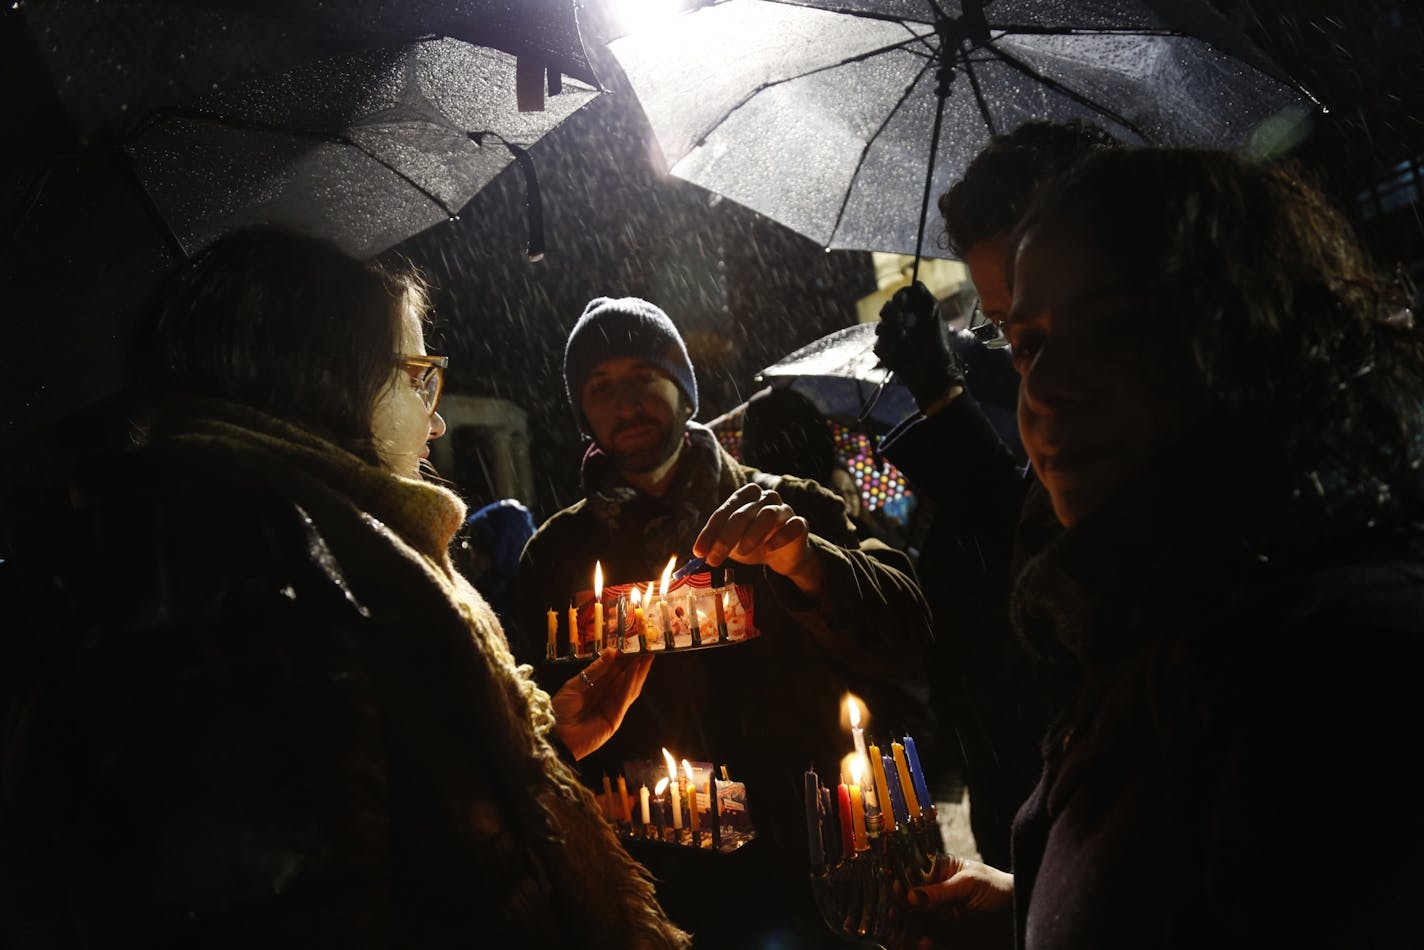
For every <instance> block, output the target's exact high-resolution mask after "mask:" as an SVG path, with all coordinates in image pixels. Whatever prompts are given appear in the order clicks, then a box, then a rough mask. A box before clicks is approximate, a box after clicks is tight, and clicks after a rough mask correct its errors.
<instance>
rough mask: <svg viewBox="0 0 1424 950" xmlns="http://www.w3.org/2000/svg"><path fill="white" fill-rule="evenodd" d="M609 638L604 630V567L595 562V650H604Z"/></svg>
mask: <svg viewBox="0 0 1424 950" xmlns="http://www.w3.org/2000/svg"><path fill="white" fill-rule="evenodd" d="M606 636H607V633H606V631H605V630H604V629H603V565H602V564H601V563H600V562H598V561H594V562H593V648H594V649H595V650H601V649H603V645H604V639H605V637H606Z"/></svg>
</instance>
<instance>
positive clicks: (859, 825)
mask: <svg viewBox="0 0 1424 950" xmlns="http://www.w3.org/2000/svg"><path fill="white" fill-rule="evenodd" d="M847 791H848V792H849V793H850V821H851V834H852V836H853V839H852V840H853V841H854V842H855V850H857V851H864V850H866V849H867V848H869V847H870V845H869V843H868V842H866V840H865V803H864V801H863V800H862V798H861V794H860V786H859V785H851V786H849V787H848V788H847Z"/></svg>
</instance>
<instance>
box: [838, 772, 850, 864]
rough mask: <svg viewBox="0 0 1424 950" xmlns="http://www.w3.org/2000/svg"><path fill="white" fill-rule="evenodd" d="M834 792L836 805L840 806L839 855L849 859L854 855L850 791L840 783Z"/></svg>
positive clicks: (843, 783) (844, 784)
mask: <svg viewBox="0 0 1424 950" xmlns="http://www.w3.org/2000/svg"><path fill="white" fill-rule="evenodd" d="M836 792H837V795H838V796H839V800H838V802H837V804H839V805H840V819H841V849H842V851H841V853H842V854H844V855H845V856H846V857H851V856H852V855H853V854H855V829H854V827H853V826H852V824H851V817H850V789H849V788H847V787H846V783H845V782H842V783H841V784H840V786H839V787H838V788H837V790H836Z"/></svg>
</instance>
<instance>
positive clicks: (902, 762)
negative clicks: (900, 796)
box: [890, 742, 920, 818]
mask: <svg viewBox="0 0 1424 950" xmlns="http://www.w3.org/2000/svg"><path fill="white" fill-rule="evenodd" d="M890 754H891V755H892V756H894V758H895V771H896V772H898V773H899V775H900V791H901V792H903V793H904V795H905V808H906V809H908V810H909V812H910V817H911V818H918V817H920V801H919V799H917V798H916V797H915V786H914V783H912V782H911V781H910V763H909V762H908V761H907V760H906V759H905V747H904V746H902V745H901V744H900V743H898V742H892V743H890Z"/></svg>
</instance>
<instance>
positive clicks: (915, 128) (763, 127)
mask: <svg viewBox="0 0 1424 950" xmlns="http://www.w3.org/2000/svg"><path fill="white" fill-rule="evenodd" d="M610 49H611V50H612V52H613V54H614V55H615V57H616V58H617V60H618V62H619V64H620V65H621V66H622V68H623V71H624V73H625V74H626V76H627V78H628V80H629V82H630V84H631V85H632V87H633V89H634V90H635V91H636V93H637V95H638V98H639V101H640V102H641V103H642V105H643V110H644V112H645V113H646V114H647V117H648V120H649V122H650V123H651V125H652V128H653V131H654V133H655V135H656V137H657V141H658V143H659V145H660V146H661V149H662V153H663V157H664V158H665V160H666V162H667V165H668V167H669V168H670V169H671V171H672V173H673V174H674V175H676V176H677V177H679V178H683V179H686V180H688V181H691V182H693V183H695V184H698V185H701V186H702V187H704V188H707V189H709V190H711V191H714V192H717V193H718V194H721V195H724V196H726V197H728V198H731V199H733V200H734V201H737V202H738V203H740V204H743V205H746V206H747V207H749V208H752V209H753V210H756V211H759V212H761V213H762V214H765V215H767V216H768V217H770V218H772V219H774V220H776V221H779V222H781V223H782V224H785V225H786V226H788V227H790V228H792V229H793V230H795V231H798V232H800V233H801V234H804V235H806V236H808V237H810V238H812V239H813V240H815V241H817V242H819V243H820V244H822V246H824V247H826V248H828V249H835V248H844V249H858V250H874V251H889V252H896V253H901V254H914V255H916V256H917V259H918V256H919V255H921V254H925V253H929V252H931V250H932V249H929V248H925V247H924V240H923V238H924V221H925V215H926V211H927V208H928V203H929V198H930V196H931V195H934V194H939V193H941V192H943V191H944V190H945V189H947V188H948V187H949V186H950V185H951V184H953V183H954V182H955V181H956V180H957V179H958V178H959V177H960V176H961V174H962V173H963V170H964V167H965V165H966V164H967V163H968V161H969V160H970V159H971V158H972V157H973V156H974V155H975V154H976V153H977V152H978V151H979V150H980V149H981V148H983V146H984V145H985V144H987V142H988V140H989V137H990V136H991V135H994V134H997V133H1002V132H1007V131H1010V130H1012V129H1013V128H1015V127H1017V126H1018V125H1020V124H1021V123H1023V122H1025V121H1028V120H1059V121H1063V120H1069V119H1074V118H1081V119H1085V120H1089V121H1093V122H1096V123H1098V124H1099V125H1102V126H1103V127H1104V128H1106V129H1107V130H1108V131H1110V132H1112V133H1113V134H1115V135H1117V136H1118V137H1120V138H1121V139H1123V140H1125V141H1134V142H1148V143H1155V144H1176V145H1201V146H1236V145H1240V144H1242V143H1245V142H1247V141H1248V140H1249V139H1250V138H1251V136H1252V133H1253V132H1255V131H1257V130H1259V129H1261V127H1262V125H1263V123H1266V122H1268V120H1271V119H1273V118H1276V119H1277V120H1278V121H1281V122H1285V121H1293V120H1298V119H1299V118H1300V117H1301V116H1303V115H1305V114H1307V113H1308V111H1309V110H1311V109H1312V108H1314V104H1313V101H1312V100H1310V99H1309V98H1308V97H1307V96H1305V95H1304V94H1303V93H1301V92H1300V91H1299V90H1298V89H1297V88H1295V87H1294V86H1292V85H1291V84H1290V83H1289V82H1288V81H1287V80H1285V79H1284V78H1283V77H1281V76H1280V75H1278V74H1277V73H1276V72H1275V71H1274V70H1273V69H1272V67H1271V66H1270V64H1269V63H1268V62H1266V61H1265V60H1264V58H1263V57H1262V56H1261V55H1260V54H1259V53H1257V52H1256V51H1255V50H1254V49H1253V48H1251V47H1250V46H1249V45H1248V43H1247V42H1246V40H1245V39H1244V38H1242V37H1241V36H1239V35H1238V34H1237V33H1235V32H1234V31H1233V30H1232V29H1231V28H1230V27H1229V26H1228V24H1227V23H1226V22H1225V21H1224V20H1223V19H1222V18H1221V17H1220V16H1219V15H1218V14H1217V13H1216V12H1215V11H1214V10H1213V9H1212V8H1211V7H1210V6H1209V5H1208V4H1207V3H1206V2H1205V0H1170V2H1169V0H1122V2H1116V3H1102V2H1099V0H1054V2H1052V3H1048V2H1044V0H960V2H955V0H724V2H713V3H710V4H708V5H706V6H703V7H702V8H700V9H698V10H695V11H693V12H691V13H686V14H682V15H680V16H677V17H674V18H672V19H669V20H665V21H662V22H659V23H656V24H652V25H650V26H649V27H647V28H646V29H642V30H638V31H635V32H633V33H630V34H629V35H627V36H624V37H622V38H620V39H618V40H616V41H614V42H613V43H612V44H610ZM1290 117H1294V118H1293V120H1292V119H1290ZM945 253H946V252H939V255H938V256H943V255H944V254H945ZM917 270H918V260H917Z"/></svg>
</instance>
